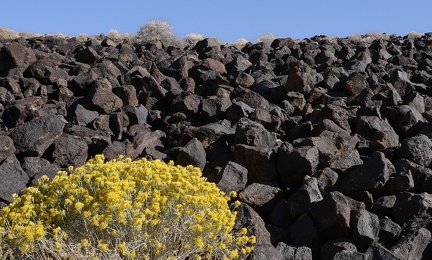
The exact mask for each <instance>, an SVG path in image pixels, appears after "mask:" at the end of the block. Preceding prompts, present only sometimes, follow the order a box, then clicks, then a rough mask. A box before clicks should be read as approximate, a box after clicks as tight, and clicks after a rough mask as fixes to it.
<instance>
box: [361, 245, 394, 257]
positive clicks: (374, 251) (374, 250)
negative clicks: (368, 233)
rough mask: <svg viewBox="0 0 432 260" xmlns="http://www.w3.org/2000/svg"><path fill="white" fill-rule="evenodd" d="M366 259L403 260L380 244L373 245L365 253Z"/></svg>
mask: <svg viewBox="0 0 432 260" xmlns="http://www.w3.org/2000/svg"><path fill="white" fill-rule="evenodd" d="M365 255H366V259H383V260H402V258H399V257H398V256H396V255H395V254H393V253H392V252H391V251H390V250H388V249H387V248H385V247H384V246H383V245H381V244H379V243H373V244H372V245H371V246H370V247H369V248H368V249H367V251H366V253H365Z"/></svg>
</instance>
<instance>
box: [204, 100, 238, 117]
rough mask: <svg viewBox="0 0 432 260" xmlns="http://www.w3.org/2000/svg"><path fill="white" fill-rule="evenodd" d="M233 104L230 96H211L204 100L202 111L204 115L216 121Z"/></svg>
mask: <svg viewBox="0 0 432 260" xmlns="http://www.w3.org/2000/svg"><path fill="white" fill-rule="evenodd" d="M231 104H232V103H231V100H230V99H229V98H220V97H216V96H210V97H208V98H206V99H203V100H202V102H201V108H200V111H201V114H202V115H203V116H204V117H206V118H208V120H210V121H216V120H217V119H219V118H222V117H223V115H224V113H225V111H226V110H227V109H228V108H229V107H230V106H231Z"/></svg>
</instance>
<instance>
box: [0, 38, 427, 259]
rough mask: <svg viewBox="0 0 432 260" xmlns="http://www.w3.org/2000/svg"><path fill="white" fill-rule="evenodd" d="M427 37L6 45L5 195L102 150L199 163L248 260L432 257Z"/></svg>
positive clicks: (1, 198)
mask: <svg viewBox="0 0 432 260" xmlns="http://www.w3.org/2000/svg"><path fill="white" fill-rule="evenodd" d="M431 122H432V33H427V34H424V35H422V36H419V37H408V36H405V37H396V36H395V37H387V38H385V39H382V38H377V39H366V38H364V39H354V38H350V37H348V38H330V37H326V36H315V37H313V38H310V39H303V40H293V39H290V38H281V39H275V40H274V41H272V42H259V43H256V44H252V43H247V44H246V45H242V46H240V45H235V44H226V45H224V44H221V43H220V42H219V41H218V40H216V39H213V38H207V39H204V40H202V41H199V42H198V43H196V44H195V45H193V46H188V47H185V48H178V47H174V46H165V45H164V44H163V43H162V42H159V41H155V42H150V43H146V44H134V43H132V42H128V41H123V42H120V43H119V42H114V41H113V40H111V39H109V38H100V39H88V40H87V41H80V40H78V39H76V38H59V37H53V36H44V37H38V38H31V39H23V38H21V39H17V40H14V41H0V205H2V206H4V205H6V204H7V203H10V202H11V200H12V196H11V194H13V193H19V192H20V191H22V190H23V189H25V187H27V186H30V185H32V184H34V183H35V181H36V180H37V179H38V177H40V176H41V175H43V174H46V175H48V176H51V177H52V176H54V175H55V174H56V172H57V171H58V170H60V169H65V168H67V167H68V166H69V165H72V166H79V165H82V164H84V163H85V162H86V161H87V160H88V159H90V158H92V157H94V156H95V155H96V154H104V155H105V156H106V158H108V159H113V158H116V157H118V156H119V155H125V156H127V157H130V158H132V159H135V158H140V157H146V158H149V159H160V160H163V161H166V162H167V161H170V160H173V161H174V162H175V163H176V164H180V165H184V166H185V165H190V164H191V165H194V166H197V167H199V168H201V170H202V171H203V174H204V176H206V177H207V178H208V180H209V181H212V182H215V183H216V184H217V185H218V187H219V188H220V189H221V190H223V191H224V192H229V191H236V192H237V193H238V199H239V200H240V201H241V202H242V204H241V206H240V207H239V209H238V220H237V225H243V226H247V227H248V228H249V230H251V231H252V232H253V233H254V234H255V235H256V236H257V245H256V249H255V251H254V252H253V254H252V255H251V256H250V257H249V258H250V259H275V260H277V259H323V260H328V259H347V260H350V259H353V260H354V259H389V260H390V259H391V260H393V259H395V260H402V259H432V236H431V230H432V169H431V168H430V165H431V162H432V141H431V138H432V125H431Z"/></svg>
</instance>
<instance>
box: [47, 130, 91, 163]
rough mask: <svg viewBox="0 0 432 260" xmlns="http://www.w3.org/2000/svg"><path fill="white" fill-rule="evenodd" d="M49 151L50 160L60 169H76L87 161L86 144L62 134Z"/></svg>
mask: <svg viewBox="0 0 432 260" xmlns="http://www.w3.org/2000/svg"><path fill="white" fill-rule="evenodd" d="M49 150H50V151H47V153H48V154H49V155H48V156H49V158H50V160H51V161H52V163H54V164H55V165H58V166H60V167H61V168H67V167H69V166H74V167H78V166H80V165H83V164H84V163H85V162H86V161H87V151H88V145H87V143H86V142H85V141H83V140H82V139H79V138H76V137H74V136H72V135H68V134H62V135H61V136H60V137H59V138H58V139H57V140H55V141H54V142H53V144H52V147H51V148H50V149H49Z"/></svg>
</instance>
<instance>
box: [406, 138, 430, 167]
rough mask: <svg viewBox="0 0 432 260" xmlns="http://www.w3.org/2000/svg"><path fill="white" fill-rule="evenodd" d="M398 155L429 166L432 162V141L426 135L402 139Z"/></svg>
mask: <svg viewBox="0 0 432 260" xmlns="http://www.w3.org/2000/svg"><path fill="white" fill-rule="evenodd" d="M398 155H399V157H402V158H406V159H408V160H411V161H413V162H415V163H417V164H420V165H422V166H428V165H429V164H430V163H431V162H432V141H431V140H430V139H429V137H427V136H425V135H418V136H413V137H410V138H406V139H404V140H402V143H401V147H400V148H399V150H398Z"/></svg>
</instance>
